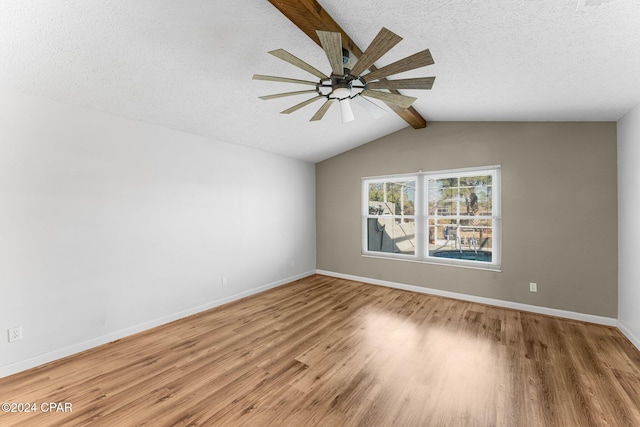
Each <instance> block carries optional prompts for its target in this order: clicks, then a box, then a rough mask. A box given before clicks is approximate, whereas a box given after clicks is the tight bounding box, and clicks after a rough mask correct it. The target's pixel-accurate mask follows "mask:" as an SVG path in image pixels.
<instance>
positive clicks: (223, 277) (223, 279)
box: [222, 276, 229, 286]
mask: <svg viewBox="0 0 640 427" xmlns="http://www.w3.org/2000/svg"><path fill="white" fill-rule="evenodd" d="M227 283H229V281H228V280H227V276H222V286H227Z"/></svg>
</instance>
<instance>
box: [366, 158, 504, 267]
mask: <svg viewBox="0 0 640 427" xmlns="http://www.w3.org/2000/svg"><path fill="white" fill-rule="evenodd" d="M362 189H363V209H362V214H363V215H362V219H363V221H362V235H363V239H362V253H363V255H369V256H382V257H392V258H400V259H408V260H414V261H422V262H432V263H438V264H449V265H459V266H468V267H477V268H485V269H493V270H499V269H500V168H499V167H497V166H493V167H486V168H481V169H477V168H474V169H460V170H452V171H440V172H426V173H423V172H420V173H417V174H411V175H397V176H392V177H373V178H364V179H363V187H362Z"/></svg>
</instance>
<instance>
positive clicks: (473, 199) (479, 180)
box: [460, 175, 492, 216]
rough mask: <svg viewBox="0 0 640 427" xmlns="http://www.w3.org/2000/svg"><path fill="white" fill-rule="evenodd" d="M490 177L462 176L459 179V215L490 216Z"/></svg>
mask: <svg viewBox="0 0 640 427" xmlns="http://www.w3.org/2000/svg"><path fill="white" fill-rule="evenodd" d="M491 188H492V176H491V175H478V176H464V177H461V178H460V196H461V199H462V205H461V209H460V214H461V215H469V216H480V215H482V216H491V215H492V206H491Z"/></svg>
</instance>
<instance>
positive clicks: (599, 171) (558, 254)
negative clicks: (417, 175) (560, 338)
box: [316, 122, 618, 318]
mask: <svg viewBox="0 0 640 427" xmlns="http://www.w3.org/2000/svg"><path fill="white" fill-rule="evenodd" d="M496 164H499V165H502V250H503V252H502V272H490V271H484V270H476V269H465V268H459V267H451V266H440V265H434V264H425V263H415V262H406V261H398V260H390V259H378V258H369V257H362V256H361V255H360V253H361V247H360V245H361V222H360V221H361V217H360V212H361V207H360V203H361V202H360V201H361V196H360V191H361V187H360V183H361V180H360V178H361V177H364V176H376V175H385V174H393V173H408V172H415V171H418V170H420V169H422V170H424V171H429V170H442V169H450V168H464V167H472V166H486V165H496ZM316 221H317V224H316V235H317V247H316V250H317V260H316V263H317V268H318V269H320V270H327V271H331V272H335V273H342V274H350V275H355V276H361V277H365V278H373V279H378V280H386V281H391V282H397V283H403V284H409V285H416V286H422V287H428V288H435V289H440V290H445V291H450V292H457V293H463V294H468V295H474V296H481V297H486V298H494V299H500V300H505V301H511V302H518V303H524V304H531V305H537V306H543V307H549V308H554V309H560V310H568V311H574V312H578V313H585V314H592V315H599V316H605V317H612V318H616V317H617V297H618V295H617V193H616V124H615V123H613V122H606V123H593V122H591V123H513V122H510V123H495V122H472V123H457V122H438V123H430V124H429V125H428V126H427V128H425V129H422V130H414V129H411V128H407V129H404V130H401V131H399V132H396V133H394V134H391V135H388V136H386V137H383V138H381V139H379V140H376V141H373V142H371V143H369V144H366V145H363V146H361V147H358V148H356V149H354V150H351V151H349V152H346V153H343V154H341V155H338V156H336V157H333V158H331V159H328V160H325V161H323V162H321V163H318V164H317V165H316ZM529 282H537V283H538V292H537V293H531V292H529Z"/></svg>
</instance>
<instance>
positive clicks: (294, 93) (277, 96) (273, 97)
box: [258, 89, 316, 100]
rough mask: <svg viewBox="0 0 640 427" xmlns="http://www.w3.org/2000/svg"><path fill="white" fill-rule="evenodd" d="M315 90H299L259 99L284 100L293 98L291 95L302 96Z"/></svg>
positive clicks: (264, 96)
mask: <svg viewBox="0 0 640 427" xmlns="http://www.w3.org/2000/svg"><path fill="white" fill-rule="evenodd" d="M314 92H316V91H315V90H313V89H312V90H299V91H297V92H284V93H275V94H273V95H263V96H259V97H258V98H260V99H265V100H266V99H275V98H284V97H285V96H293V95H302V94H303V93H314Z"/></svg>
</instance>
